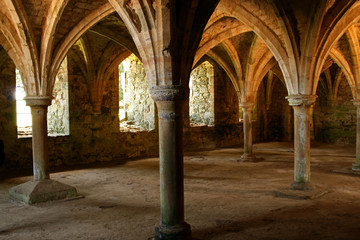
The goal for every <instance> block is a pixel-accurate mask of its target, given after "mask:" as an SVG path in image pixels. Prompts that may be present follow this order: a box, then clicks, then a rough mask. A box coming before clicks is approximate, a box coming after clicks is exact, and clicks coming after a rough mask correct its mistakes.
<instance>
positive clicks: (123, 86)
mask: <svg viewBox="0 0 360 240" xmlns="http://www.w3.org/2000/svg"><path fill="white" fill-rule="evenodd" d="M119 119H120V130H121V131H150V130H153V129H155V104H154V101H153V100H152V98H151V96H150V91H149V87H148V82H147V80H146V74H145V69H144V66H143V64H142V62H141V61H140V59H138V58H137V57H136V56H135V55H134V54H132V55H130V56H129V57H128V58H127V59H125V60H124V61H123V62H121V64H120V65H119Z"/></svg>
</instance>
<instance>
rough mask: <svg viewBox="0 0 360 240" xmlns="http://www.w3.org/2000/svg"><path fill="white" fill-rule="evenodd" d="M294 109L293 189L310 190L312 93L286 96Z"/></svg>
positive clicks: (314, 97) (313, 99)
mask: <svg viewBox="0 0 360 240" xmlns="http://www.w3.org/2000/svg"><path fill="white" fill-rule="evenodd" d="M287 99H288V101H289V104H290V106H292V107H293V109H294V182H293V184H291V186H290V188H291V189H293V190H311V189H313V186H312V185H311V184H310V117H311V116H310V115H311V114H310V111H311V109H310V108H311V105H312V104H313V103H314V102H315V99H316V96H313V95H294V96H289V97H287Z"/></svg>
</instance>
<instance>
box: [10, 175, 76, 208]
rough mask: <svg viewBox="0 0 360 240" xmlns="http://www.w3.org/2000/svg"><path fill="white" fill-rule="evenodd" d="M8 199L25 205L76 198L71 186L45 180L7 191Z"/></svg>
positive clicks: (30, 182) (74, 190)
mask: <svg viewBox="0 0 360 240" xmlns="http://www.w3.org/2000/svg"><path fill="white" fill-rule="evenodd" d="M9 194H10V198H11V199H13V200H16V201H19V202H23V203H25V204H34V203H41V202H47V201H53V200H60V199H64V198H71V197H75V196H77V192H76V189H75V188H74V187H72V186H69V185H66V184H63V183H59V182H57V181H54V180H51V179H46V180H42V181H34V180H33V181H29V182H26V183H23V184H20V185H17V186H15V187H12V188H10V189H9Z"/></svg>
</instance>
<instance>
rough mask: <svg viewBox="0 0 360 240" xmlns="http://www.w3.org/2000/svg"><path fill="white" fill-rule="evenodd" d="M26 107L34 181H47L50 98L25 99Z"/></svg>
mask: <svg viewBox="0 0 360 240" xmlns="http://www.w3.org/2000/svg"><path fill="white" fill-rule="evenodd" d="M25 101H26V105H27V106H30V108H31V116H32V150H33V172H34V180H35V181H41V180H45V179H49V152H48V145H49V143H48V135H47V134H48V133H47V108H48V106H49V105H50V104H51V98H50V97H26V98H25Z"/></svg>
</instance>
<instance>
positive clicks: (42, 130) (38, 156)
mask: <svg viewBox="0 0 360 240" xmlns="http://www.w3.org/2000/svg"><path fill="white" fill-rule="evenodd" d="M25 100H26V104H27V105H28V106H30V107H31V115H32V148H33V149H32V150H33V169H34V180H33V181H29V182H26V183H23V184H20V185H18V186H15V187H12V188H11V189H9V194H10V197H11V198H12V199H14V200H17V201H21V202H24V203H26V204H33V203H39V202H46V201H52V200H58V199H63V198H68V197H74V196H76V195H77V192H76V189H75V188H74V187H71V186H68V185H66V184H62V183H59V182H56V181H53V180H51V179H49V173H50V172H49V152H48V145H49V144H48V136H47V134H48V132H47V108H48V106H49V105H50V104H51V98H50V97H26V98H25Z"/></svg>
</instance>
